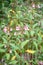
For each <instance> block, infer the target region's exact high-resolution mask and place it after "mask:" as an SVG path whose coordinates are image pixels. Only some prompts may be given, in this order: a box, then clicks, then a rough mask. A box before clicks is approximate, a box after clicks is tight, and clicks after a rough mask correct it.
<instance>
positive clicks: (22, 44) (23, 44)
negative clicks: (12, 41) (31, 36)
mask: <svg viewBox="0 0 43 65" xmlns="http://www.w3.org/2000/svg"><path fill="white" fill-rule="evenodd" d="M28 42H29V40H26V41H23V42H22V43H21V45H20V47H21V48H23V47H24V46H25V45H26V44H27V43H28Z"/></svg>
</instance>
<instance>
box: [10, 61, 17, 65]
mask: <svg viewBox="0 0 43 65" xmlns="http://www.w3.org/2000/svg"><path fill="white" fill-rule="evenodd" d="M17 62H18V61H16V60H14V61H11V62H9V64H12V65H13V64H16V63H17Z"/></svg>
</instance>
